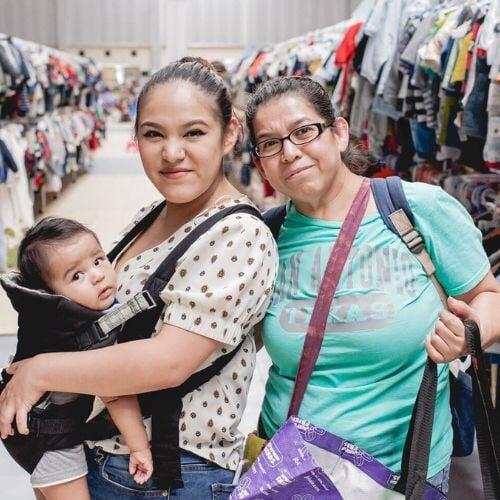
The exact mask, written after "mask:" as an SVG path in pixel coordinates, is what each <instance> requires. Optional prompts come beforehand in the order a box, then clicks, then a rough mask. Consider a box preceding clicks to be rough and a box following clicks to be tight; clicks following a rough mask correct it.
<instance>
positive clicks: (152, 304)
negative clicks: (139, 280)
mask: <svg viewBox="0 0 500 500" xmlns="http://www.w3.org/2000/svg"><path fill="white" fill-rule="evenodd" d="M141 295H142V296H143V297H144V299H145V300H146V302H147V303H148V309H152V308H153V307H156V302H155V300H154V299H153V297H152V296H151V294H150V293H149V291H148V290H143V291H142V292H141Z"/></svg>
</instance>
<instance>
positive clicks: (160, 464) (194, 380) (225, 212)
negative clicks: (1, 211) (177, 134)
mask: <svg viewBox="0 0 500 500" xmlns="http://www.w3.org/2000/svg"><path fill="white" fill-rule="evenodd" d="M164 206H165V203H162V204H160V205H158V206H156V207H155V208H154V209H153V210H152V211H151V212H150V213H149V214H147V215H146V216H145V217H144V218H143V219H142V220H141V221H140V222H139V223H138V224H137V225H136V226H134V227H133V228H132V229H131V231H130V232H129V233H128V234H126V235H125V236H124V238H123V239H122V240H121V241H120V242H119V243H118V244H117V245H116V247H115V248H113V250H112V251H111V252H110V254H109V256H108V257H109V259H110V260H114V259H116V257H117V256H118V255H119V254H120V253H121V252H122V251H123V250H124V249H125V248H126V247H127V245H128V244H129V243H130V242H131V241H132V240H133V239H134V238H135V237H136V236H138V235H139V234H140V233H142V232H143V231H144V230H145V229H147V227H149V226H150V225H151V224H152V223H153V221H154V220H155V219H156V217H157V216H158V215H159V213H160V212H161V210H162V209H163V207H164ZM238 213H246V214H250V215H254V216H255V217H258V218H259V219H262V216H261V214H260V212H259V211H258V210H257V209H255V208H254V207H252V206H251V205H245V204H239V205H234V206H229V207H226V208H224V209H221V210H220V211H218V212H217V213H215V214H214V215H212V216H210V217H207V219H206V220H204V221H203V222H201V223H200V224H198V225H197V226H195V227H193V228H192V229H190V230H189V232H188V235H187V236H186V237H185V238H184V239H183V240H182V241H180V242H179V244H178V245H177V246H176V247H175V248H174V249H173V250H172V251H171V252H170V253H169V255H168V256H167V257H166V258H165V260H164V261H163V262H162V263H161V264H160V265H159V267H158V268H157V270H156V271H155V272H154V273H153V274H152V275H151V276H150V277H149V279H148V280H147V281H146V283H145V284H144V289H143V291H145V292H148V293H149V294H150V296H151V298H152V300H153V301H154V302H155V304H156V305H155V307H153V308H151V309H149V310H147V311H144V312H142V313H141V314H139V315H137V316H135V317H134V318H132V319H131V320H130V321H128V322H127V324H126V325H125V327H124V329H123V332H122V333H121V334H120V338H119V342H122V341H129V340H137V339H143V338H149V337H151V335H152V333H153V331H154V328H155V326H156V324H157V323H158V320H159V318H160V316H161V314H162V312H163V309H164V308H165V303H164V302H163V301H162V299H161V297H160V294H161V292H162V291H163V290H164V289H165V287H166V286H167V284H168V282H169V281H170V279H171V278H172V276H173V274H174V272H175V270H176V267H177V263H178V261H179V259H180V258H181V257H182V256H183V255H184V254H185V253H186V251H187V250H188V249H189V247H190V246H191V245H192V244H193V243H194V242H195V241H196V240H198V238H200V237H201V236H202V235H203V234H204V233H206V232H207V231H208V230H209V229H210V228H211V227H213V226H214V225H215V224H216V223H217V222H219V221H221V220H223V219H224V218H225V217H228V216H229V215H233V214H238ZM241 345H242V343H240V344H239V345H238V346H237V347H236V348H235V349H233V350H232V351H231V352H229V353H227V354H225V355H223V356H221V357H219V358H218V359H216V360H215V361H214V362H213V363H212V364H211V365H210V366H208V367H207V368H204V369H203V370H200V371H198V372H196V373H194V374H193V375H191V376H190V377H189V378H188V379H187V380H186V381H185V382H184V383H183V384H182V385H180V386H178V387H173V388H168V389H163V390H159V391H155V392H151V393H147V394H143V395H141V396H140V402H141V407H142V410H143V413H144V415H145V416H149V415H151V443H152V444H151V445H152V453H153V461H154V475H155V477H156V478H157V480H158V484H159V486H160V488H162V489H168V488H180V487H182V486H183V483H182V478H181V465H180V449H179V421H180V416H181V412H182V398H183V397H184V396H185V395H186V394H189V393H190V392H193V391H194V390H195V389H197V388H199V387H200V386H202V385H203V384H205V383H206V382H208V381H209V380H210V379H211V378H212V377H214V376H215V375H217V374H218V373H219V372H220V371H221V370H222V369H223V368H224V367H225V366H226V365H227V364H228V363H229V362H230V361H231V360H232V359H233V357H234V356H235V355H236V353H237V352H238V351H239V349H240V347H241ZM94 420H95V422H92V423H90V425H89V426H88V432H87V434H86V436H87V438H89V439H100V438H101V437H103V435H104V436H106V437H109V435H113V429H114V433H116V431H117V429H116V427H114V424H113V423H112V421H111V419H110V417H109V415H108V414H107V413H106V412H103V413H101V415H99V416H98V417H96V419H94Z"/></svg>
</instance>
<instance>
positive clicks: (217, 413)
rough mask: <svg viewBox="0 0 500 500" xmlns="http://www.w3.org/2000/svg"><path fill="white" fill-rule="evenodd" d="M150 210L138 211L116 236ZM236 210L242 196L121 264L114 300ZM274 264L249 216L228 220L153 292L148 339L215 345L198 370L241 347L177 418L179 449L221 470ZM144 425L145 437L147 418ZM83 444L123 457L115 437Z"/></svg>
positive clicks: (265, 237) (232, 450)
mask: <svg viewBox="0 0 500 500" xmlns="http://www.w3.org/2000/svg"><path fill="white" fill-rule="evenodd" d="M158 203H159V202H156V203H154V204H153V205H151V206H150V207H148V208H147V209H142V210H141V212H139V214H138V215H137V217H136V218H135V219H134V222H133V223H132V224H131V225H130V226H129V227H127V228H126V229H125V230H124V231H123V233H122V234H121V236H123V235H124V234H125V233H126V232H127V231H129V230H130V229H131V227H132V226H133V225H134V224H136V223H137V222H138V221H139V220H140V219H141V218H142V217H144V215H146V213H147V212H149V211H151V210H152V209H153V208H154V207H155V206H156V205H157V204H158ZM238 203H248V204H252V203H251V201H250V200H249V199H248V198H247V197H246V196H243V195H242V196H241V198H240V199H231V200H227V199H226V200H225V201H224V203H223V204H222V205H218V206H216V207H212V208H210V209H208V210H206V211H205V212H203V213H201V214H199V215H198V216H197V217H195V218H194V219H193V220H191V221H190V222H189V223H187V224H185V225H184V226H182V227H180V228H179V229H178V230H177V231H176V232H175V233H174V235H172V236H171V237H170V238H169V239H167V240H166V241H164V242H163V243H162V244H160V245H159V246H157V247H154V248H151V249H149V250H146V251H145V252H143V253H141V254H139V255H137V256H136V257H133V258H132V259H130V260H129V261H128V262H126V264H125V266H124V267H123V269H122V270H121V271H120V273H119V275H118V293H117V298H118V300H120V301H125V300H127V299H128V298H129V296H130V295H133V294H135V293H137V292H139V291H141V289H142V287H143V285H144V283H145V282H146V280H147V279H148V277H149V276H150V275H151V274H152V273H153V272H154V270H155V269H156V268H157V267H158V265H159V264H160V263H161V262H162V261H163V260H164V259H165V257H166V256H167V255H168V254H169V253H170V252H171V251H172V250H173V248H175V246H176V245H177V244H178V243H179V242H180V241H181V240H182V239H183V238H184V237H185V236H186V235H187V234H188V233H189V232H190V231H191V230H192V229H193V228H194V227H195V226H196V225H198V224H200V223H201V222H203V221H204V220H206V218H207V217H210V216H211V215H213V214H214V213H216V212H217V211H220V210H223V209H224V208H226V207H228V206H231V205H236V204H238ZM121 236H120V237H121ZM277 265H278V256H277V250H276V244H275V242H274V238H273V236H272V235H271V232H270V231H269V229H268V228H267V226H266V225H265V224H264V223H263V222H262V221H261V220H259V219H258V218H256V217H255V216H253V215H250V214H244V213H239V214H238V213H237V214H232V215H229V216H227V217H226V218H224V219H223V220H221V221H219V222H218V223H217V224H215V225H214V226H213V227H212V228H211V229H210V230H209V231H208V232H206V233H205V234H204V235H203V236H201V237H200V238H199V239H198V240H197V241H196V242H195V243H194V244H193V245H192V246H191V247H190V248H189V250H188V251H187V252H186V253H185V254H184V256H183V257H182V258H181V259H179V262H178V265H177V269H176V272H175V274H174V275H173V276H172V278H171V280H170V281H169V282H168V284H167V286H166V287H165V289H164V290H163V292H162V293H161V298H162V300H163V301H164V302H165V309H164V311H163V314H162V318H160V320H159V321H158V323H157V325H156V327H155V332H154V334H153V335H155V334H157V333H158V331H159V330H160V329H161V327H162V325H163V323H168V324H171V325H174V326H177V327H180V328H183V329H185V330H188V331H191V332H195V333H198V334H200V335H203V336H206V337H210V338H212V339H215V340H218V341H219V342H220V345H219V347H218V348H217V349H216V350H215V352H214V353H213V354H212V356H210V357H209V359H207V360H206V362H205V363H204V364H203V365H202V366H201V367H200V369H201V368H204V367H206V366H209V365H210V364H211V363H213V361H214V360H215V359H217V358H219V357H220V356H222V355H224V354H225V353H227V352H229V351H231V350H232V349H234V348H236V347H237V346H238V345H239V344H240V342H242V341H243V344H242V346H241V349H240V351H239V352H238V353H237V354H236V355H235V357H234V358H233V359H232V360H231V361H230V362H229V363H228V365H227V366H226V367H225V368H224V369H223V370H222V371H221V373H220V374H219V375H217V376H215V377H213V378H212V379H211V380H210V381H208V382H207V383H206V384H204V385H202V386H201V387H199V388H198V389H196V390H195V391H193V392H192V393H190V394H187V395H186V396H185V397H184V398H183V411H182V413H181V419H180V429H179V431H180V433H179V445H180V447H181V448H182V449H184V450H187V451H190V452H192V453H195V454H196V455H199V456H201V457H203V458H206V459H208V460H210V461H212V462H215V463H216V464H218V465H220V466H221V467H223V468H226V469H231V470H235V469H236V467H237V465H238V462H239V461H240V459H241V455H242V452H243V442H244V436H243V434H242V433H241V432H239V430H238V425H239V423H240V420H241V416H242V414H243V410H244V409H245V404H246V400H247V395H248V389H249V386H250V381H251V378H252V374H253V371H254V367H255V358H256V350H255V342H254V338H253V334H250V335H248V334H249V333H250V332H251V329H252V327H253V326H254V325H255V324H256V323H258V322H259V321H260V320H261V319H262V318H263V316H264V314H265V312H266V309H267V307H268V305H269V301H270V298H271V292H272V287H273V283H274V278H275V275H276V269H277ZM124 361H126V360H124ZM144 422H145V425H146V429H147V431H148V435H150V419H145V421H144ZM88 444H89V445H90V446H91V447H93V446H94V445H97V446H100V447H102V448H103V449H104V451H106V452H108V453H114V454H125V453H128V448H127V447H126V446H125V444H124V442H123V439H122V438H121V437H120V436H115V437H114V438H112V439H107V440H104V441H99V442H96V443H88Z"/></svg>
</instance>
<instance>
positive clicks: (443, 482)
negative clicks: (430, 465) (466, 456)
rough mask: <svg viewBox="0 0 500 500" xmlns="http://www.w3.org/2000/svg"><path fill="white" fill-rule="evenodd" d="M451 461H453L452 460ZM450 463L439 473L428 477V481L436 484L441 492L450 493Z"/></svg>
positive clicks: (433, 484)
mask: <svg viewBox="0 0 500 500" xmlns="http://www.w3.org/2000/svg"><path fill="white" fill-rule="evenodd" d="M450 463H451V462H450ZM450 463H449V464H448V465H447V466H446V467H445V468H444V469H442V470H440V471H439V472H438V473H437V474H435V475H434V476H432V477H430V478H429V479H427V482H428V483H430V484H432V486H435V487H436V488H437V489H438V490H439V491H440V492H441V493H443V494H444V495H446V494H447V493H448V481H449V479H450Z"/></svg>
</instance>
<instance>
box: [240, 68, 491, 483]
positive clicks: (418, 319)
mask: <svg viewBox="0 0 500 500" xmlns="http://www.w3.org/2000/svg"><path fill="white" fill-rule="evenodd" d="M247 125H248V128H249V131H250V137H251V140H252V142H253V144H254V149H253V152H254V155H255V158H256V162H257V166H258V168H259V170H260V172H261V173H262V175H264V176H265V177H266V178H267V179H268V181H269V182H270V183H271V185H272V186H273V187H274V188H275V189H276V190H277V191H280V192H282V193H284V194H285V195H287V196H288V197H289V198H290V199H291V201H290V203H288V205H287V214H286V218H285V220H284V223H283V226H282V228H281V232H280V235H279V238H278V251H279V270H278V277H277V280H276V285H275V290H274V294H273V299H272V303H271V306H270V307H269V309H268V312H267V314H266V317H265V320H264V325H263V339H264V344H265V347H266V349H267V351H268V352H269V354H270V356H271V358H272V367H271V369H270V372H269V380H268V382H267V387H266V396H265V399H264V404H263V409H262V415H261V432H262V433H263V434H264V436H263V437H270V436H272V435H273V434H274V432H276V430H277V429H278V428H279V427H280V426H281V425H282V424H283V423H284V421H285V420H286V417H287V411H288V407H289V404H290V399H291V395H292V392H293V388H294V384H295V377H296V374H297V367H298V363H299V360H300V356H301V352H302V347H303V345H304V338H305V333H306V331H307V327H308V324H309V320H310V317H311V313H312V309H313V306H314V303H315V301H316V298H317V293H318V288H319V284H320V282H321V279H322V277H323V274H324V271H325V267H326V263H327V260H328V257H329V255H330V251H331V247H332V244H333V242H334V241H335V239H336V238H337V236H338V234H339V231H340V227H341V224H342V222H343V220H344V219H345V217H346V215H347V212H348V210H349V208H350V206H351V204H352V201H353V199H354V197H355V195H356V193H357V191H358V189H359V188H360V185H361V183H362V181H363V177H362V175H361V174H362V169H361V168H359V167H360V165H359V162H358V161H357V160H359V156H358V157H356V154H355V151H354V152H353V151H352V150H351V147H350V145H349V127H348V124H347V122H346V121H345V120H344V119H343V118H336V117H335V115H334V112H333V109H332V106H331V104H330V100H329V97H328V95H327V93H326V92H325V90H324V89H323V88H322V87H321V85H319V84H318V83H316V82H314V81H312V80H310V79H308V78H297V77H285V78H278V79H276V80H271V81H269V82H268V83H266V84H264V85H263V86H262V87H260V88H259V89H258V90H257V91H256V93H255V94H254V95H253V96H252V98H251V99H250V102H249V103H248V107H247ZM404 190H405V194H406V196H407V198H408V201H409V204H410V206H411V208H412V211H413V213H414V216H415V221H416V226H417V228H418V229H419V231H420V233H421V234H422V235H423V238H424V240H425V242H426V243H427V247H428V251H429V252H430V255H431V257H432V260H433V262H434V264H435V265H436V268H437V270H436V274H437V277H438V279H439V281H440V283H441V284H442V285H443V287H444V289H445V291H446V292H447V293H448V294H449V295H450V296H451V297H454V298H450V299H449V300H448V307H449V311H447V310H443V305H442V303H441V301H440V298H439V296H438V294H437V292H436V290H435V288H434V286H433V285H432V283H431V281H430V280H429V278H428V277H427V275H426V274H425V272H424V270H423V268H422V266H421V265H420V263H419V262H418V261H417V260H416V259H415V258H414V257H413V256H412V255H411V253H410V252H409V251H408V249H407V247H406V246H405V245H404V243H403V242H402V241H401V239H400V238H399V237H398V236H396V235H395V234H394V233H392V232H391V231H390V230H389V229H388V228H387V227H386V225H385V224H384V222H383V221H382V218H381V216H380V215H379V213H378V211H377V208H376V205H375V202H374V200H373V197H371V198H370V200H369V203H368V207H367V210H366V213H365V215H364V218H363V220H362V222H361V226H360V228H359V231H358V233H357V235H356V238H355V240H354V245H353V249H352V251H351V253H350V256H349V258H348V261H347V263H346V266H345V268H344V272H343V275H342V277H341V280H340V283H339V286H338V288H337V291H336V294H335V299H334V302H333V305H332V308H331V311H330V317H329V320H328V322H327V325H326V330H325V337H324V339H323V344H322V347H321V351H320V354H319V358H318V361H317V363H316V366H315V369H314V371H313V373H312V376H311V378H310V380H309V384H308V386H307V390H306V393H305V397H304V400H303V402H302V406H301V409H300V416H301V417H303V418H305V419H308V420H310V421H311V422H312V423H313V424H315V425H317V426H319V427H322V428H324V429H326V430H328V431H330V432H332V433H334V434H336V435H338V436H341V437H342V438H344V439H348V440H350V441H351V442H354V444H356V445H357V446H359V447H360V448H362V449H363V450H365V451H366V452H368V453H369V454H371V455H372V456H374V457H375V458H377V459H378V460H379V461H381V462H382V463H383V464H384V465H386V466H387V467H389V468H390V469H391V470H393V471H399V470H401V469H400V467H401V457H402V451H403V444H404V441H405V437H406V433H407V430H408V426H409V422H410V418H411V412H412V409H413V406H414V402H415V398H416V394H417V391H418V388H419V385H420V381H421V378H422V374H423V370H424V365H425V362H426V357H427V353H429V355H430V357H431V358H432V359H433V360H434V361H436V362H438V363H446V362H449V361H451V360H453V359H456V358H457V357H458V356H460V355H461V354H463V353H464V352H465V348H466V346H465V338H464V326H463V323H462V321H463V320H466V319H473V320H475V321H476V322H477V323H478V324H479V325H480V328H481V336H482V339H483V343H484V344H485V345H487V344H489V343H491V342H492V341H494V339H499V338H500V289H499V285H498V283H497V282H496V281H495V279H494V277H493V275H492V274H491V271H490V267H489V263H488V258H487V257H486V255H485V252H484V251H483V248H482V244H481V234H480V232H479V230H477V229H476V228H475V227H474V224H473V222H472V220H471V218H470V216H469V215H468V214H467V212H466V211H465V209H464V208H463V207H462V206H461V205H460V204H459V203H458V202H457V201H456V200H455V199H453V198H451V197H450V196H448V195H447V194H446V193H445V192H444V191H442V190H441V189H440V188H438V187H436V186H430V185H425V184H420V183H404ZM457 228H460V230H457ZM431 333H432V335H430V334H431ZM424 346H425V348H426V349H427V352H426V349H425V348H424ZM438 374H439V382H438V389H437V401H436V410H435V417H434V431H433V436H432V448H431V455H430V460H429V470H428V478H429V481H430V482H432V483H433V484H434V485H435V486H437V487H438V488H439V489H441V490H442V491H443V492H444V491H445V490H446V489H447V480H448V467H449V462H450V454H451V449H452V430H451V414H450V402H449V400H450V396H449V383H448V366H447V365H446V364H442V365H440V366H439V367H438Z"/></svg>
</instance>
